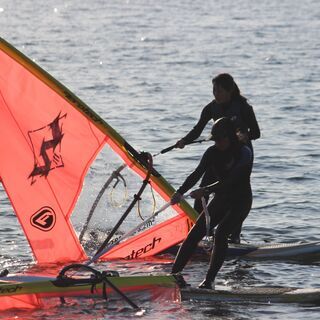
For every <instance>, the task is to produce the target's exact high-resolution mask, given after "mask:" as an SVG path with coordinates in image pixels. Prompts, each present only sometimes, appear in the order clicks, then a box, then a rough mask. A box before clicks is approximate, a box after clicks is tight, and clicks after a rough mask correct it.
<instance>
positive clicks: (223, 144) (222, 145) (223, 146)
mask: <svg viewBox="0 0 320 320" xmlns="http://www.w3.org/2000/svg"><path fill="white" fill-rule="evenodd" d="M215 145H216V147H217V148H218V149H219V150H220V151H226V150H227V149H228V148H229V147H230V140H229V138H228V137H224V138H219V139H215Z"/></svg>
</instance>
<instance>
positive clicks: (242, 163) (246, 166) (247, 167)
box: [204, 146, 252, 194]
mask: <svg viewBox="0 0 320 320" xmlns="http://www.w3.org/2000/svg"><path fill="white" fill-rule="evenodd" d="M251 164H252V152H251V150H250V149H249V148H248V147H247V146H243V147H242V148H241V150H240V157H239V159H238V161H237V163H236V164H235V165H234V167H233V168H232V169H231V171H230V172H229V174H228V176H227V177H226V178H225V179H223V180H220V181H218V182H215V183H213V184H211V185H208V186H206V187H204V188H205V192H206V193H207V194H210V193H212V192H217V191H218V192H219V191H220V192H228V191H229V190H230V189H232V188H233V187H234V186H236V185H239V184H241V182H245V181H246V182H249V181H250V171H251Z"/></svg>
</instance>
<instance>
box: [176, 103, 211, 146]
mask: <svg viewBox="0 0 320 320" xmlns="http://www.w3.org/2000/svg"><path fill="white" fill-rule="evenodd" d="M211 104H212V102H210V103H209V104H208V105H206V106H205V107H204V108H203V110H202V112H201V115H200V119H199V121H198V123H197V124H196V125H195V126H194V127H193V129H192V130H191V131H190V132H189V133H188V134H187V135H186V136H185V137H183V138H182V139H183V140H184V141H185V142H186V143H187V144H188V143H190V142H192V141H194V140H195V139H197V138H199V136H200V135H201V133H202V131H203V129H204V127H205V126H206V125H207V123H208V122H209V121H210V120H211V119H212V114H211V108H212V105H211Z"/></svg>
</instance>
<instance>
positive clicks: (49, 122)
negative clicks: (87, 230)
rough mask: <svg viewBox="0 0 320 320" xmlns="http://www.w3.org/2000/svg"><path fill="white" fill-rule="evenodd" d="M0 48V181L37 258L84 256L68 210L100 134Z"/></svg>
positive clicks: (55, 259) (101, 137)
mask: <svg viewBox="0 0 320 320" xmlns="http://www.w3.org/2000/svg"><path fill="white" fill-rule="evenodd" d="M1 44H2V45H4V43H1ZM1 48H2V49H7V50H1V51H0V135H1V140H0V154H1V157H0V174H1V179H2V183H3V185H4V187H5V190H6V191H7V193H8V195H9V198H10V200H11V203H12V205H13V207H14V209H15V212H16V214H17V216H18V218H19V221H20V223H21V226H22V228H23V229H24V232H25V234H26V235H27V238H28V241H29V243H30V246H31V248H32V250H33V252H34V255H35V258H36V259H37V261H38V262H40V263H41V262H64V261H70V260H73V261H79V260H84V259H86V255H85V253H84V251H83V249H82V247H81V245H79V241H78V238H77V236H76V235H75V233H74V230H73V227H72V225H71V224H70V220H69V216H70V214H71V212H72V210H73V208H74V205H75V202H76V200H77V197H78V195H79V192H80V191H81V187H82V183H83V179H84V176H85V174H86V171H87V168H88V166H89V165H90V164H91V162H92V160H93V159H94V157H95V155H96V154H97V152H98V151H99V150H100V149H101V147H102V145H103V143H104V138H105V135H104V134H103V133H102V132H101V130H99V129H97V128H96V127H95V126H93V125H92V124H91V122H90V121H89V120H88V119H87V118H86V117H85V116H84V115H82V114H81V113H80V112H79V111H78V110H76V109H75V108H74V107H73V106H72V105H71V104H70V103H69V102H68V101H67V100H66V99H63V98H62V97H61V96H60V95H59V94H58V93H56V92H55V91H54V90H52V88H51V87H50V86H48V85H47V84H46V83H45V81H44V80H45V76H44V75H42V74H40V73H37V69H33V68H31V67H32V65H29V66H28V67H29V68H26V66H25V65H23V64H22V63H21V62H20V61H19V59H21V56H20V55H19V53H17V52H15V51H14V50H10V49H11V48H10V47H7V48H6V47H3V46H2V47H1ZM26 61H27V60H26Z"/></svg>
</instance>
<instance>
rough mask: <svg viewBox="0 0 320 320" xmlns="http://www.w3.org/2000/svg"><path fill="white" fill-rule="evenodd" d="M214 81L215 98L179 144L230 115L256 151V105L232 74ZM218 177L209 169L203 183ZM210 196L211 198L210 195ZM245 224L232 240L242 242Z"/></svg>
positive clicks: (240, 134)
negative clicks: (252, 104)
mask: <svg viewBox="0 0 320 320" xmlns="http://www.w3.org/2000/svg"><path fill="white" fill-rule="evenodd" d="M212 84H213V95H214V97H215V99H214V100H213V101H211V102H210V103H209V104H208V105H206V106H205V107H204V109H203V110H202V112H201V116H200V119H199V121H198V123H197V124H196V125H195V126H194V128H193V129H192V130H191V131H190V132H189V133H188V134H187V135H186V136H185V137H184V138H182V139H180V140H179V141H178V142H177V144H176V146H177V147H178V148H184V146H185V145H186V144H188V143H190V142H192V141H194V140H195V139H197V138H198V137H199V136H200V135H201V133H202V131H203V129H204V128H205V126H206V125H207V123H208V122H209V121H210V120H213V121H216V120H217V119H219V118H221V117H227V118H229V119H231V120H232V121H233V122H234V124H235V127H236V130H237V135H238V137H239V138H240V139H241V140H242V142H243V143H245V144H246V145H247V146H248V147H249V148H250V149H251V151H252V154H253V147H252V143H251V140H255V139H258V138H260V129H259V125H258V122H257V120H256V116H255V113H254V111H253V108H252V106H251V105H249V104H248V102H247V99H246V98H245V97H243V96H242V95H241V94H240V90H239V87H238V86H237V84H236V83H235V81H234V80H233V77H232V76H231V75H230V74H228V73H221V74H219V75H218V76H216V77H215V78H213V79H212ZM252 161H253V157H252ZM214 181H215V177H214V176H213V175H211V173H210V172H207V173H206V174H205V175H204V176H203V179H202V181H201V183H200V186H205V185H208V184H210V183H213V182H214ZM206 200H207V201H208V199H206ZM194 208H195V210H196V211H198V212H199V213H200V212H201V211H202V206H201V201H199V200H195V203H194ZM248 213H249V212H248ZM241 228H242V223H241V224H240V225H239V226H238V227H237V228H236V229H235V230H234V232H233V233H232V235H231V236H230V239H231V242H234V243H239V242H240V233H241Z"/></svg>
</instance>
